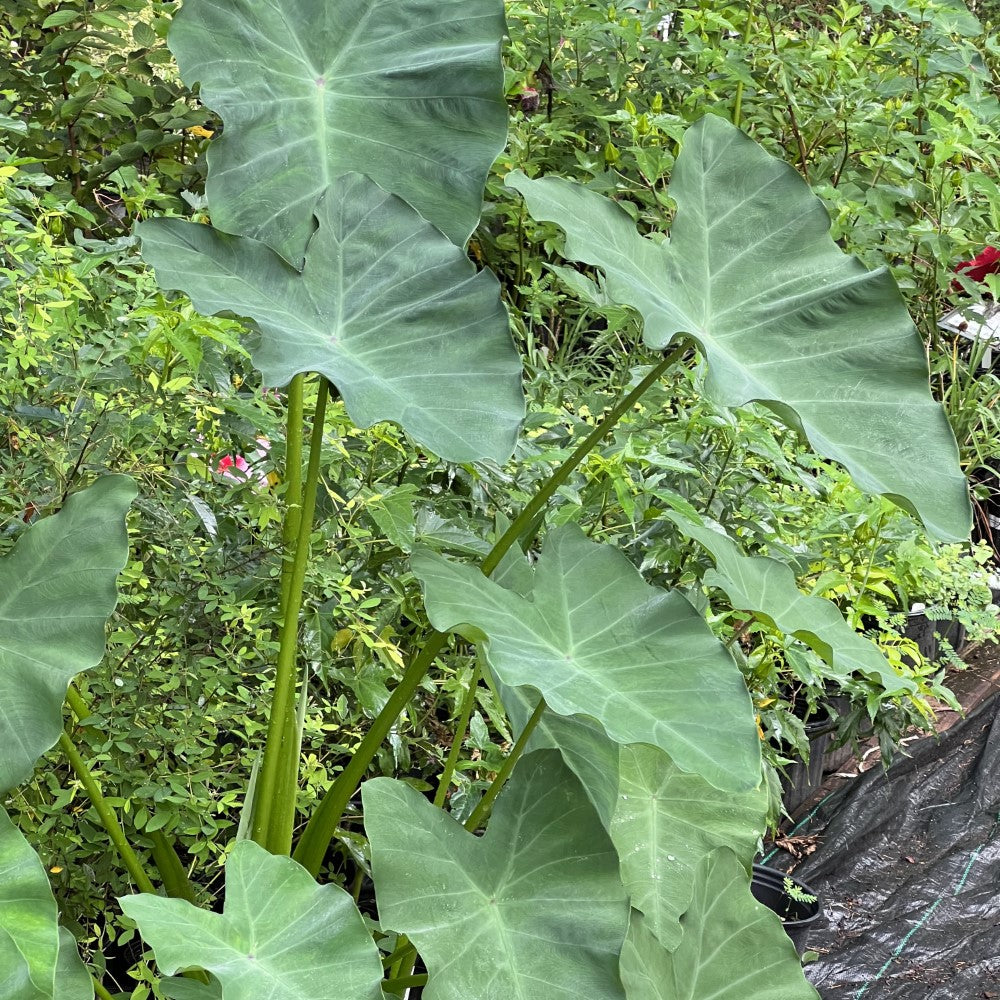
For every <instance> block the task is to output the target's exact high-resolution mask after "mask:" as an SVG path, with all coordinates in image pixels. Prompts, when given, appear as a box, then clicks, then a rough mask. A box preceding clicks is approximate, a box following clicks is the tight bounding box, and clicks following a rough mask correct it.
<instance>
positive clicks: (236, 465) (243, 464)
mask: <svg viewBox="0 0 1000 1000" xmlns="http://www.w3.org/2000/svg"><path fill="white" fill-rule="evenodd" d="M234 469H235V470H236V472H242V473H243V475H242V476H238V475H237V474H236V472H234V471H233V470H234ZM215 471H216V472H217V473H218V474H219V475H220V476H222V477H223V478H224V479H232V480H233V482H236V483H243V482H246V480H247V478H248V476H247V475H246V473H248V472H249V471H250V463H249V462H248V461H247V460H246V459H245V458H244V457H243V456H242V455H237V456H236V457H235V458H233V456H232V455H223V456H222V458H220V459H219V465H218V467H217V468H216V470H215Z"/></svg>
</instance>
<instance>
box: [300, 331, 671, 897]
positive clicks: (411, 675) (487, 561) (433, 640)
mask: <svg viewBox="0 0 1000 1000" xmlns="http://www.w3.org/2000/svg"><path fill="white" fill-rule="evenodd" d="M689 349H690V345H689V344H688V342H687V341H683V342H682V343H680V344H679V345H678V346H677V347H675V348H674V350H672V351H671V352H670V353H669V354H667V355H666V356H665V357H664V358H663V359H662V360H661V361H660V362H659V363H658V364H657V365H655V366H654V367H653V368H652V369H651V370H650V371H649V373H648V374H647V375H646V376H645V378H643V379H642V381H641V382H640V383H639V384H638V385H637V386H636V387H635V388H634V389H633V390H632V391H631V392H629V393H628V394H627V395H626V396H624V397H623V398H622V399H621V400H620V401H619V402H618V403H617V404H616V405H615V406H614V407H612V409H611V410H610V411H609V412H608V414H607V416H605V418H604V419H603V420H602V421H601V422H600V423H599V424H598V425H597V426H596V427H595V428H594V429H593V430H592V431H591V432H590V434H588V435H587V437H586V438H585V439H584V440H583V441H581V442H580V444H579V446H578V447H577V448H576V450H575V451H574V452H573V454H572V455H570V456H569V458H567V459H566V460H565V461H564V462H563V463H562V465H560V466H559V468H558V469H556V471H555V472H553V473H552V475H551V476H550V477H549V478H548V479H547V480H546V481H545V483H544V484H543V485H542V487H541V489H539V491H538V492H537V493H536V494H535V495H534V496H533V497H532V498H531V500H529V501H528V503H527V504H526V505H525V507H524V509H523V510H522V511H521V513H520V514H518V516H517V517H516V518H514V520H513V521H512V522H511V524H510V526H509V527H508V528H507V530H506V531H505V532H504V533H503V535H502V536H501V538H500V539H499V541H497V543H496V544H495V545H494V546H493V548H492V549H491V550H490V552H489V553H488V555H487V556H486V557H485V558H484V559H483V561H482V563H481V564H480V568H481V569H482V571H483V573H485V574H486V576H489V575H490V574H491V573H492V572H493V571H494V570H495V569H496V568H497V566H499V565H500V560H501V559H502V558H503V557H504V555H505V554H506V553H507V551H508V550H509V549H510V548H511V547H512V546H513V545H514V544H515V543H516V542H517V541H518V539H519V538H520V537H521V535H522V533H523V532H524V531H525V530H526V529H527V528H528V527H529V526H530V525H531V524H532V522H533V521H534V520H535V518H536V516H537V515H538V513H539V512H540V511H541V510H542V508H543V507H544V506H545V504H546V503H548V501H549V500H550V499H551V497H552V495H553V494H554V493H555V492H556V490H557V489H559V487H560V486H561V485H562V484H563V483H564V482H566V480H567V479H568V478H569V477H570V475H571V474H572V472H573V470H574V469H575V468H576V467H577V466H578V465H579V464H580V463H581V462H582V461H583V460H584V459H585V458H586V457H587V455H588V454H589V453H590V452H591V451H592V450H593V449H594V447H595V446H596V445H597V443H598V442H599V441H600V440H601V438H603V437H604V435H605V434H607V433H608V431H610V430H611V429H612V428H613V427H614V426H615V424H617V423H618V421H619V420H621V418H622V417H623V416H624V415H625V414H626V413H627V412H628V411H629V410H631V409H632V407H633V406H635V404H636V403H637V402H638V401H639V400H640V399H641V398H642V396H643V395H644V394H645V393H646V391H647V390H648V389H649V387H650V386H652V385H653V384H654V383H655V382H656V381H657V380H658V379H659V378H660V377H661V376H662V375H663V373H664V372H665V371H666V370H667V369H668V368H670V367H671V365H674V364H676V363H677V362H678V361H679V360H680V359H681V358H682V357H683V356H684V355H685V354H686V353H687V351H688V350H689ZM447 641H448V637H447V636H445V635H443V634H442V633H440V632H438V631H432V632H431V633H430V635H429V636H428V637H427V641H426V642H425V644H424V647H423V649H421V651H420V652H419V653H418V654H417V656H416V657H415V658H414V659H413V660H411V661H410V664H409V666H407V668H406V670H405V671H404V673H403V676H402V678H401V679H400V682H399V684H397V685H396V687H395V689H394V690H393V692H392V694H391V695H390V696H389V700H388V701H387V702H386V703H385V706H384V707H383V708H382V711H381V712H379V714H378V715H377V716H376V717H375V719H374V720H373V722H372V724H371V727H370V728H369V730H368V732H367V733H366V734H365V738H364V739H363V740H362V741H361V744H360V746H359V747H358V749H357V750H356V751H355V752H354V754H353V755H352V756H351V759H350V760H349V761H348V762H347V766H346V767H345V768H344V770H343V771H342V772H341V773H340V775H339V776H338V777H337V779H336V780H335V781H334V783H333V784H332V785H331V786H330V789H329V791H328V792H327V793H326V795H325V796H324V797H323V799H322V801H321V802H320V804H319V807H318V808H317V810H316V812H315V813H313V815H312V816H311V817H310V819H309V822H308V824H307V825H306V828H305V830H304V831H303V834H302V838H301V840H300V841H299V843H298V846H297V847H296V849H295V853H294V854H293V857H294V858H295V860H296V861H298V862H299V864H301V865H302V866H303V867H305V868H306V869H307V870H308V871H309V872H311V873H312V875H313V876H314V877H315V876H318V875H319V870H320V866H321V865H322V864H323V857H324V855H325V854H326V849H327V847H328V846H329V845H330V842H331V841H332V840H333V838H334V836H335V835H336V833H337V826H338V825H339V824H340V819H341V817H342V816H343V814H344V811H345V810H346V809H347V804H348V803H349V802H350V801H351V798H352V797H353V796H354V793H355V792H356V791H357V789H358V785H360V784H361V781H362V779H363V778H364V776H365V773H366V772H367V770H368V766H369V764H371V762H372V760H374V759H375V755H376V754H377V753H378V750H379V747H380V746H381V745H382V743H383V742H384V741H385V738H386V736H388V734H389V730H390V729H391V728H392V727H393V725H394V724H395V722H396V719H397V718H398V717H399V715H400V713H401V712H402V711H403V710H404V709H405V708H406V706H407V705H408V704H409V703H410V700H411V699H412V698H413V695H414V694H415V693H416V691H417V688H418V687H419V686H420V682H421V681H422V680H423V679H424V674H426V672H427V671H428V670H429V669H430V666H431V664H432V663H433V662H434V660H435V659H436V658H437V656H438V654H439V653H440V652H441V650H442V649H443V648H444V646H445V643H446V642H447Z"/></svg>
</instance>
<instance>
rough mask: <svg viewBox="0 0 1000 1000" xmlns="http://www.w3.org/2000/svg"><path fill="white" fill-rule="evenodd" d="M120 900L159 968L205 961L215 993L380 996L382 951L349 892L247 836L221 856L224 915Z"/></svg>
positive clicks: (372, 999)
mask: <svg viewBox="0 0 1000 1000" xmlns="http://www.w3.org/2000/svg"><path fill="white" fill-rule="evenodd" d="M119 902H120V903H121V907H122V911H123V912H124V913H125V915H126V916H127V917H129V918H130V919H132V920H134V921H135V922H136V923H137V924H138V925H139V931H140V933H141V934H142V936H143V939H144V940H145V941H146V943H147V944H149V945H150V947H151V948H152V949H153V951H154V953H155V954H156V963H157V965H158V967H159V969H160V971H161V972H163V973H165V974H166V975H172V974H173V973H175V972H178V971H181V970H183V969H188V968H193V967H197V966H200V967H201V968H203V969H207V970H208V971H209V972H211V973H212V974H213V975H214V976H215V977H216V978H217V979H218V980H219V982H221V983H222V1000H261V998H263V997H266V998H267V1000H381V997H382V991H381V987H380V985H379V984H380V982H381V980H382V963H381V961H380V960H379V951H378V948H377V947H376V946H375V942H374V941H373V940H372V938H371V935H370V934H369V933H368V930H367V929H366V928H365V922H364V919H363V918H362V916H361V913H360V912H359V911H358V908H357V907H356V906H355V905H354V900H353V899H352V898H351V896H350V895H349V894H348V893H346V892H344V890H343V889H341V888H340V887H339V886H337V885H334V884H332V883H331V884H328V885H322V886H321V885H317V884H316V882H315V881H314V880H313V878H312V877H311V876H310V875H309V873H308V872H307V871H306V870H305V869H304V868H302V867H301V866H300V865H298V864H296V863H295V862H294V861H292V860H291V858H279V857H275V856H274V855H272V854H269V853H268V852H267V851H265V850H264V849H263V848H262V847H259V846H258V845H257V844H255V843H254V842H253V841H252V840H242V841H240V842H239V843H238V844H237V845H236V846H235V847H234V848H233V851H232V854H230V856H229V860H228V861H227V862H226V902H225V907H224V908H223V911H222V913H221V914H220V913H210V912H208V911H207V910H201V909H199V908H198V907H196V906H193V905H192V904H191V903H189V902H187V901H186V900H183V899H165V898H163V897H162V896H151V895H147V894H140V895H135V896H125V897H124V898H123V899H121V900H119Z"/></svg>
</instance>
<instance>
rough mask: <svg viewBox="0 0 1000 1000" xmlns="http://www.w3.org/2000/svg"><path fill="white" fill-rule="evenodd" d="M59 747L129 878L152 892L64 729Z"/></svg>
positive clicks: (134, 856)
mask: <svg viewBox="0 0 1000 1000" xmlns="http://www.w3.org/2000/svg"><path fill="white" fill-rule="evenodd" d="M59 746H60V748H61V749H62V752H63V753H64V754H65V755H66V759H67V760H68V761H69V764H70V767H72V768H73V771H74V772H75V774H76V776H77V777H78V778H79V779H80V784H82V785H83V789H84V791H85V792H86V793H87V797H88V798H89V799H90V801H91V802H92V803H93V806H94V808H95V809H96V810H97V815H98V816H100V818H101V823H102V824H103V826H104V829H105V830H107V833H108V836H109V837H110V838H111V843H112V844H114V845H115V850H116V851H117V852H118V856H119V857H120V858H121V859H122V861H123V862H124V864H125V867H126V868H127V869H128V873H129V875H131V876H132V881H133V882H135V884H136V886H137V887H138V888H139V890H140V892H151V893H155V892H156V887H155V886H154V885H153V883H152V882H151V881H150V878H149V876H148V875H147V874H146V871H145V869H144V868H143V867H142V864H141V863H140V861H139V859H138V857H136V853H135V851H133V850H132V845H131V844H130V843H129V842H128V838H127V837H126V836H125V831H124V830H123V829H122V827H121V824H120V823H119V822H118V817H117V816H116V815H115V813H114V810H113V809H112V808H111V806H109V805H108V802H107V800H106V799H105V798H104V793H103V792H102V791H101V786H100V784H99V783H98V781H97V779H96V778H95V777H94V775H93V772H92V771H91V770H90V768H89V767H88V766H87V762H86V761H85V760H84V759H83V757H81V756H80V752H79V751H78V750H77V749H76V746H75V745H74V743H73V740H72V739H71V738H70V736H69V734H68V733H67V732H66V731H65V730H63V732H62V733H60V734H59Z"/></svg>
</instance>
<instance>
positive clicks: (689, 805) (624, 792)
mask: <svg viewBox="0 0 1000 1000" xmlns="http://www.w3.org/2000/svg"><path fill="white" fill-rule="evenodd" d="M618 768H619V784H618V804H617V807H616V809H615V812H614V815H613V817H612V820H611V839H612V841H614V845H615V848H616V849H617V851H618V855H619V857H620V858H621V872H622V881H623V882H624V883H625V888H626V890H627V891H628V894H629V898H630V899H631V901H632V905H633V906H634V907H635V908H636V909H637V910H641V911H642V912H643V913H644V914H645V916H646V925H647V927H648V928H649V930H650V931H651V932H652V933H653V934H654V935H655V936H656V937H657V938H658V939H659V941H660V943H661V944H662V945H663V946H664V947H666V948H668V949H671V950H672V949H674V948H676V947H677V945H678V943H679V942H680V940H681V924H680V919H681V915H682V914H683V913H684V912H685V911H686V910H687V908H688V906H689V905H690V903H691V899H692V895H693V891H694V889H693V887H694V884H695V873H696V871H697V869H698V866H699V865H700V864H701V862H702V861H703V859H704V858H705V857H707V856H708V855H709V854H710V853H711V852H712V851H713V850H714V849H715V848H717V847H728V848H730V849H731V850H732V851H734V852H735V854H736V855H737V857H738V858H739V860H740V863H741V865H742V866H743V868H744V870H745V871H749V870H750V866H751V865H752V863H753V857H754V854H755V853H756V851H757V844H758V841H759V838H760V837H761V836H762V835H763V833H764V826H765V817H766V814H767V790H766V788H765V787H764V785H763V783H761V784H760V785H758V787H757V788H755V789H752V790H751V791H749V792H742V793H741V794H739V795H732V794H729V793H726V792H720V791H719V789H717V788H713V787H712V786H711V785H709V784H708V783H707V782H705V781H702V780H701V778H699V777H698V776H697V775H695V774H685V773H684V772H683V771H681V770H680V769H679V768H677V767H676V765H674V764H673V762H672V761H671V760H670V758H669V757H668V756H667V755H666V754H665V753H663V751H662V750H657V749H656V748H655V747H649V746H633V747H622V748H621V751H620V755H619V763H618Z"/></svg>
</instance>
